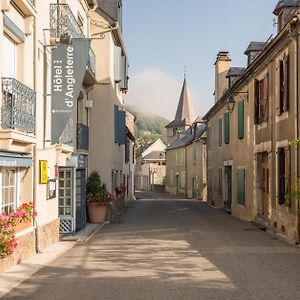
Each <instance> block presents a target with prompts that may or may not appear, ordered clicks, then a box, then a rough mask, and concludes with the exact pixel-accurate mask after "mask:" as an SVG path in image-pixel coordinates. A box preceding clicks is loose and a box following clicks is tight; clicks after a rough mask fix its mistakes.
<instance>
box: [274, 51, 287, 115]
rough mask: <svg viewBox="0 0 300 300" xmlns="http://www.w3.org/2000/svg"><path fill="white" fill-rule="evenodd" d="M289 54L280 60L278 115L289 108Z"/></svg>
mask: <svg viewBox="0 0 300 300" xmlns="http://www.w3.org/2000/svg"><path fill="white" fill-rule="evenodd" d="M289 72H290V64H289V56H288V55H286V56H285V57H284V59H283V60H281V61H279V98H278V101H277V105H276V112H277V116H280V115H281V114H282V113H283V112H287V111H288V110H289V102H290V87H289Z"/></svg>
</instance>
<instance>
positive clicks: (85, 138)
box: [77, 123, 89, 151]
mask: <svg viewBox="0 0 300 300" xmlns="http://www.w3.org/2000/svg"><path fill="white" fill-rule="evenodd" d="M77 150H86V151H88V150H89V127H88V126H86V125H84V124H81V123H78V124H77Z"/></svg>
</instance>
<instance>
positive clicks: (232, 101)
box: [227, 97, 235, 113]
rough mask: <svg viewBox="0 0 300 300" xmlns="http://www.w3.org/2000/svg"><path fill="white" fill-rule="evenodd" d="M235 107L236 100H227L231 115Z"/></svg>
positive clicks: (230, 98)
mask: <svg viewBox="0 0 300 300" xmlns="http://www.w3.org/2000/svg"><path fill="white" fill-rule="evenodd" d="M234 106H235V100H234V99H233V97H229V98H228V99H227V109H228V111H229V112H230V113H232V112H233V110H234Z"/></svg>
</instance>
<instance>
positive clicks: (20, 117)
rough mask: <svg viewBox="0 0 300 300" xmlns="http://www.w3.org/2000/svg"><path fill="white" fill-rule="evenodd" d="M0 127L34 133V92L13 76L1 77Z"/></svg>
mask: <svg viewBox="0 0 300 300" xmlns="http://www.w3.org/2000/svg"><path fill="white" fill-rule="evenodd" d="M2 93H3V100H2V107H1V127H2V128H3V129H7V128H9V129H15V130H19V131H22V132H26V133H33V134H35V129H36V92H35V91H33V90H32V89H30V88H29V87H27V86H26V85H24V84H23V83H21V82H20V81H18V80H16V79H14V78H2Z"/></svg>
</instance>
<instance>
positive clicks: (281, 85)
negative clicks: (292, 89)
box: [276, 60, 284, 116]
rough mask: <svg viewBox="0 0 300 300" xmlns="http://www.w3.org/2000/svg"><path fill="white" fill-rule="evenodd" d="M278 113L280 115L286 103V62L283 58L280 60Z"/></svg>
mask: <svg viewBox="0 0 300 300" xmlns="http://www.w3.org/2000/svg"><path fill="white" fill-rule="evenodd" d="M277 98H278V100H277V105H276V113H277V116H280V115H281V114H282V112H283V103H284V100H283V99H284V64H283V61H282V60H281V61H280V62H279V97H277Z"/></svg>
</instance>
